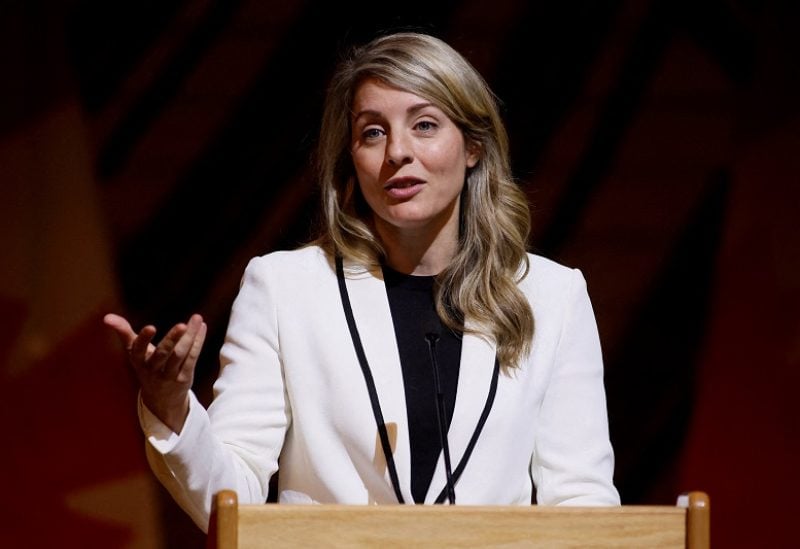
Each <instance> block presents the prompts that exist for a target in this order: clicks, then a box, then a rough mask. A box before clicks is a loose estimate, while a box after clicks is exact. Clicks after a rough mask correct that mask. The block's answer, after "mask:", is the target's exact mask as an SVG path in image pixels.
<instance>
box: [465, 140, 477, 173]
mask: <svg viewBox="0 0 800 549" xmlns="http://www.w3.org/2000/svg"><path fill="white" fill-rule="evenodd" d="M466 153H467V168H474V167H475V165H476V164H477V163H478V160H480V159H481V145H480V143H476V142H475V141H470V140H468V141H467V143H466Z"/></svg>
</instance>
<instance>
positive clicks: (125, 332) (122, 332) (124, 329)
mask: <svg viewBox="0 0 800 549" xmlns="http://www.w3.org/2000/svg"><path fill="white" fill-rule="evenodd" d="M103 324H105V325H106V326H108V327H109V328H111V329H112V330H114V332H116V334H117V337H119V340H120V341H121V342H122V344H123V345H124V346H125V348H126V349H128V348H130V346H131V345H133V341H134V340H135V339H136V332H134V331H133V328H131V324H130V322H128V321H127V320H126V319H125V318H124V317H121V316H119V315H115V314H113V313H109V314H107V315H106V316H104V317H103Z"/></svg>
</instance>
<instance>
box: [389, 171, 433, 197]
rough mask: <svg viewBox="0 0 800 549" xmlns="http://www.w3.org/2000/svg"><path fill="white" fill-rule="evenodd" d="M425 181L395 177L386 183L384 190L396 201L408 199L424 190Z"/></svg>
mask: <svg viewBox="0 0 800 549" xmlns="http://www.w3.org/2000/svg"><path fill="white" fill-rule="evenodd" d="M424 184H425V181H423V180H422V179H417V178H416V177H394V178H392V179H390V180H389V181H387V182H386V184H385V185H384V186H383V190H384V191H386V193H387V194H388V195H389V196H390V197H392V198H396V199H400V200H402V199H408V198H411V197H412V196H414V195H416V194H417V193H418V192H420V191H421V190H422V187H423V185H424Z"/></svg>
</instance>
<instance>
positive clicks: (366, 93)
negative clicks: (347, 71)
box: [352, 78, 434, 117]
mask: <svg viewBox="0 0 800 549" xmlns="http://www.w3.org/2000/svg"><path fill="white" fill-rule="evenodd" d="M422 104H427V105H431V106H434V105H433V103H431V102H430V101H429V100H428V99H425V98H424V97H421V96H419V95H417V94H415V93H412V92H409V91H406V90H401V89H399V88H395V87H394V86H390V85H389V84H387V83H385V82H383V81H381V80H378V79H375V78H367V79H365V80H363V81H362V82H361V83H359V84H358V86H357V87H356V91H355V94H354V95H353V105H352V113H353V116H354V117H357V116H358V115H359V113H360V112H362V111H364V110H370V111H378V112H385V111H388V110H393V109H403V110H405V109H406V108H407V107H410V106H416V105H422Z"/></svg>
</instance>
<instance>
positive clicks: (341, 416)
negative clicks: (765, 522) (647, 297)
mask: <svg viewBox="0 0 800 549" xmlns="http://www.w3.org/2000/svg"><path fill="white" fill-rule="evenodd" d="M320 179H321V184H322V190H323V192H322V196H323V213H324V219H325V222H326V232H325V234H324V235H323V236H322V237H321V238H320V239H319V240H318V241H317V242H316V243H314V244H313V245H309V246H307V247H304V248H302V249H299V250H295V251H292V252H278V253H273V254H269V255H266V256H263V257H260V258H255V259H253V260H252V261H251V262H250V264H249V265H248V267H247V270H246V272H245V275H244V279H243V282H242V287H241V290H240V293H239V296H238V297H237V299H236V301H235V303H234V306H233V310H232V313H231V320H230V324H229V329H228V334H227V337H226V341H225V344H224V345H223V348H222V350H221V370H220V376H219V379H218V380H217V382H216V384H215V386H214V388H215V398H214V401H213V403H212V404H211V406H210V407H209V409H208V411H206V410H205V409H203V407H202V406H201V405H199V403H198V401H197V400H196V398H195V397H194V395H193V394H192V393H191V391H190V388H191V381H192V375H193V370H194V365H195V362H196V360H197V356H198V354H199V352H200V349H201V346H202V343H203V339H204V336H205V331H206V326H205V324H204V323H203V321H202V319H201V318H200V317H199V316H198V315H194V316H192V318H191V319H190V320H189V322H188V323H187V324H179V325H177V326H175V327H173V328H172V330H170V332H169V333H168V334H167V335H166V336H165V337H164V338H163V339H162V341H161V342H160V343H159V344H158V345H157V346H154V345H153V344H152V343H151V342H152V340H153V337H154V334H155V328H154V327H152V326H148V327H145V328H144V329H142V330H141V331H140V332H139V333H138V334H136V333H135V332H134V331H133V330H132V329H131V327H130V325H129V324H128V323H127V321H125V320H124V319H123V318H121V317H118V316H116V315H108V317H107V318H106V323H107V324H108V325H109V326H111V327H112V328H114V329H115V330H116V332H117V333H118V334H119V336H120V338H121V339H122V341H123V343H124V344H125V345H126V347H127V348H128V349H129V350H130V355H131V362H132V364H133V367H134V369H135V370H136V373H137V375H138V377H139V379H140V381H141V384H142V391H141V400H140V403H141V405H140V418H141V423H142V427H143V429H144V431H145V433H146V436H147V455H148V459H149V461H150V464H151V466H152V468H153V470H154V472H155V473H156V475H157V476H158V478H159V479H160V480H161V482H162V483H164V485H165V486H166V487H167V488H168V490H169V491H170V492H171V493H172V495H173V496H174V497H175V498H176V500H177V501H178V502H179V503H180V505H181V506H182V507H183V508H184V509H185V510H186V511H187V512H188V513H189V514H190V515H191V516H192V518H193V519H194V520H195V522H196V523H197V524H198V525H199V526H200V527H201V528H204V529H205V528H207V524H208V516H209V511H210V506H211V498H212V496H213V494H214V493H215V492H217V491H218V490H221V489H223V488H234V489H236V490H237V492H238V493H239V497H240V500H241V501H243V502H263V501H264V500H265V499H266V496H267V487H268V482H269V479H270V477H271V475H272V474H273V473H275V472H276V471H277V470H278V460H279V458H280V477H279V487H278V491H279V494H278V498H279V501H281V502H289V503H311V502H320V503H350V504H358V503H361V504H366V503H397V502H409V503H410V502H426V503H434V502H442V501H450V502H452V503H454V502H455V501H456V498H457V501H458V503H467V504H529V503H530V502H531V498H532V496H533V494H534V492H535V494H536V499H537V501H538V502H539V503H544V504H571V505H597V504H600V505H602V504H611V505H613V504H618V503H619V497H618V495H617V492H616V490H615V488H614V486H613V483H612V474H613V453H612V449H611V446H610V443H609V439H608V428H607V419H606V410H605V396H604V390H603V379H602V376H603V373H602V359H601V354H600V347H599V342H598V336H597V329H596V326H595V321H594V316H593V313H592V309H591V305H590V302H589V298H588V295H587V293H586V286H585V282H584V280H583V277H582V275H581V274H580V272H579V271H577V270H571V269H567V268H565V267H562V266H560V265H557V264H555V263H553V262H551V261H548V260H546V259H543V258H541V257H537V256H533V255H528V254H526V252H525V242H526V239H527V236H528V230H529V219H528V207H527V202H526V199H525V196H524V195H523V194H522V192H521V191H520V190H519V189H518V188H517V187H516V185H515V184H514V183H513V181H512V180H511V176H510V170H509V164H508V157H507V141H506V134H505V130H504V128H503V125H502V122H501V121H500V117H499V114H498V110H497V106H496V103H495V101H494V98H493V96H492V94H491V92H490V90H489V89H488V87H487V86H486V84H485V82H484V81H483V80H482V78H481V77H480V76H479V75H478V73H477V72H476V71H475V70H474V69H473V68H472V67H471V66H470V65H469V64H468V63H467V62H466V61H465V60H464V59H463V58H462V57H461V56H460V55H459V54H458V53H456V52H455V51H454V50H453V49H452V48H450V47H449V46H447V45H446V44H445V43H443V42H442V41H440V40H438V39H435V38H432V37H430V36H426V35H420V34H412V33H404V34H395V35H390V36H385V37H382V38H378V39H376V40H374V41H373V42H371V43H370V44H368V45H367V46H364V47H362V48H360V49H357V50H355V51H354V52H353V54H352V55H351V56H350V57H349V58H348V59H347V60H346V61H344V62H343V63H342V64H341V65H340V67H339V69H338V71H337V72H336V74H335V76H334V78H333V81H332V84H331V86H330V89H329V91H328V97H327V100H326V106H325V114H324V119H323V124H322V129H321V137H320ZM534 327H535V329H534ZM450 418H452V419H450Z"/></svg>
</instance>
